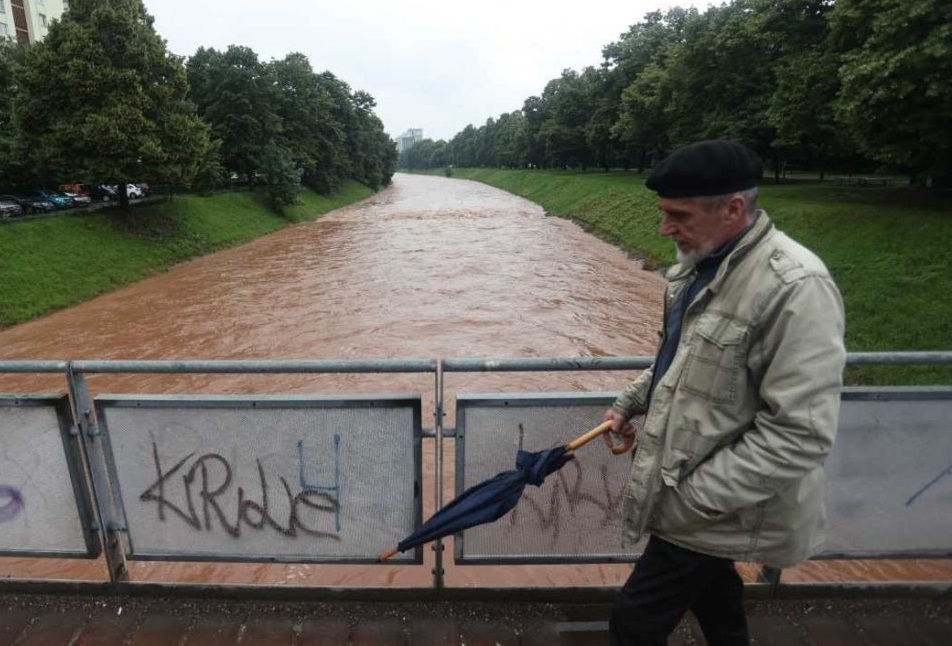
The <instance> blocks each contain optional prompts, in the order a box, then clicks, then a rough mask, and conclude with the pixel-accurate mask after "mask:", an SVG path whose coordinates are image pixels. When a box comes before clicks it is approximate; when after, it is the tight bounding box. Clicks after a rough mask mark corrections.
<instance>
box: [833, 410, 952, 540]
mask: <svg viewBox="0 0 952 646" xmlns="http://www.w3.org/2000/svg"><path fill="white" fill-rule="evenodd" d="M897 395H898V396H897ZM946 395H947V396H946V398H945V399H938V398H936V396H935V395H931V396H924V397H922V398H920V399H909V397H908V394H907V393H901V392H900V393H897V394H895V395H893V396H890V395H888V394H886V393H882V392H880V393H878V394H877V399H876V400H869V399H865V400H863V399H860V400H856V399H851V397H850V395H849V394H847V393H844V395H843V400H842V405H841V408H840V424H839V432H838V435H837V438H836V444H835V446H834V448H833V452H832V454H831V455H830V457H829V459H828V460H827V462H826V472H827V477H828V479H829V485H828V487H827V515H828V523H829V531H830V536H829V538H828V540H827V542H826V545H825V546H824V550H825V551H826V552H827V553H838V554H850V553H863V552H887V551H888V552H907V553H908V552H923V551H930V550H932V551H939V552H944V553H948V552H950V551H952V514H950V513H949V511H948V510H949V509H952V432H950V430H952V429H950V428H949V420H950V419H952V399H949V398H948V393H946Z"/></svg>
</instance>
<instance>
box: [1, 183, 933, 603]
mask: <svg viewBox="0 0 952 646" xmlns="http://www.w3.org/2000/svg"><path fill="white" fill-rule="evenodd" d="M663 288H664V283H663V280H662V279H661V278H660V277H659V276H657V275H656V274H654V273H651V272H648V271H644V270H642V268H641V266H640V264H639V263H638V262H637V261H635V260H633V259H631V258H630V257H628V256H627V255H626V254H625V253H623V252H621V251H619V250H618V249H616V248H615V247H612V246H611V245H608V244H606V243H604V242H602V241H600V240H598V239H597V238H595V237H593V236H591V235H589V234H587V233H585V232H584V231H583V230H582V229H581V228H579V227H578V226H577V225H575V224H574V223H572V222H570V221H567V220H563V219H559V218H553V217H548V216H546V215H545V213H544V212H543V211H542V209H541V208H540V207H539V206H537V205H535V204H533V203H531V202H528V201H526V200H524V199H522V198H519V197H515V196H513V195H511V194H508V193H505V192H503V191H500V190H497V189H494V188H491V187H488V186H485V185H482V184H479V183H475V182H470V181H465V180H456V179H447V178H442V177H430V176H413V175H403V174H397V175H396V176H395V177H394V183H393V185H392V186H391V187H389V188H388V189H386V190H384V191H382V192H380V193H378V194H377V195H375V196H373V197H372V198H370V199H368V200H366V201H364V202H361V203H359V204H356V205H352V206H350V207H346V208H343V209H340V210H337V211H334V212H333V213H330V214H328V215H326V216H324V217H322V218H320V219H319V220H316V221H314V222H307V223H302V224H297V225H293V226H289V227H287V228H284V229H282V230H280V231H278V232H276V233H273V234H271V235H268V236H266V237H264V238H260V239H258V240H255V241H254V242H251V243H249V244H246V245H243V246H241V247H237V248H233V249H229V250H226V251H222V252H219V253H216V254H212V255H209V256H205V257H202V258H199V259H196V260H193V261H189V262H186V263H183V264H181V265H178V266H177V267H175V268H173V269H172V270H170V271H168V272H165V273H163V274H161V275H157V276H155V277H153V278H149V279H147V280H143V281H141V282H138V283H136V284H133V285H130V286H128V287H125V288H122V289H119V290H117V291H115V292H111V293H109V294H105V295H103V296H101V297H98V298H96V299H93V300H91V301H88V302H86V303H83V304H81V305H78V306H76V307H73V308H70V309H68V310H64V311H61V312H58V313H55V314H52V315H49V316H46V317H43V318H41V319H38V320H35V321H31V322H29V323H26V324H23V325H19V326H15V327H12V328H8V329H6V330H2V331H0V358H2V359H14V358H17V359H352V358H384V357H391V358H392V357H417V358H434V357H443V358H447V357H474V356H513V357H536V356H541V357H551V356H585V357H588V356H612V355H646V354H651V353H652V352H653V351H654V346H655V341H656V339H657V328H658V324H659V321H660V318H661V297H662V292H663ZM631 376H632V375H630V374H624V373H617V372H616V373H610V372H608V373H582V372H572V373H506V374H499V375H488V374H482V373H480V374H467V375H461V374H450V375H447V379H446V400H447V402H448V403H449V402H452V400H453V397H454V394H455V392H457V391H458V392H533V391H586V390H588V391H606V390H618V389H620V388H622V387H623V386H624V385H625V383H627V381H628V379H630V378H631ZM89 383H90V387H91V389H92V390H93V391H94V393H106V392H110V393H117V392H155V393H242V394H243V393H312V392H326V393H336V392H348V393H354V392H410V393H423V394H424V402H423V404H424V409H423V410H424V425H425V426H426V425H428V424H427V421H428V419H429V420H431V419H432V418H428V417H427V415H428V414H432V410H433V406H434V401H433V395H432V390H433V386H432V376H425V377H424V376H421V375H392V374H388V375H323V376H318V375H266V376H251V375H101V376H92V377H90V379H89ZM63 387H64V385H63V383H62V380H61V378H54V377H52V376H43V375H39V376H25V375H15V376H12V375H7V376H0V392H3V391H14V392H16V391H19V392H25V391H50V390H54V391H56V390H63ZM453 413H454V411H453V410H452V408H449V409H448V411H447V414H448V417H447V422H446V424H447V425H448V426H450V425H452V423H453V421H452V416H453ZM429 425H432V422H431V423H430V424H429ZM425 444H426V445H425V446H424V482H431V481H432V474H433V471H434V462H435V460H434V456H433V453H434V451H433V447H432V442H427V443H425ZM446 445H447V446H446V448H447V453H446V456H445V459H446V464H447V465H452V464H453V451H452V448H453V447H452V442H451V441H448V442H447V443H446ZM428 476H429V477H428ZM452 491H453V489H452V479H451V478H447V479H446V487H445V491H444V497H445V499H446V500H449V499H450V498H451V497H452ZM433 497H434V494H433V492H432V491H430V492H427V491H426V490H424V505H425V506H424V515H425V516H428V515H429V514H430V513H432V510H433ZM425 552H426V554H427V556H426V558H427V559H428V562H429V561H430V560H432V555H431V553H430V550H426V551H425ZM451 553H452V552H451V551H448V552H447V554H448V556H449V555H450V554H451ZM446 561H447V563H446V567H447V574H446V583H447V585H473V584H477V585H520V586H525V585H587V584H590V585H616V584H620V583H621V582H622V581H624V578H625V577H626V576H627V574H628V573H629V572H630V568H629V567H628V566H625V565H564V566H524V567H511V566H506V567H500V566H480V567H454V566H453V564H452V563H451V561H452V558H451V557H450V558H447V559H446ZM879 567H880V566H879V565H878V564H870V563H867V562H863V563H851V564H842V567H840V568H839V569H837V567H835V566H833V565H830V564H826V565H818V564H808V565H807V566H805V567H804V568H802V569H800V570H794V571H792V572H791V573H790V575H789V576H788V578H792V579H796V578H801V579H802V578H806V579H829V578H833V579H835V580H841V579H862V578H868V577H870V576H873V577H874V578H876V577H877V572H879V576H880V577H883V578H892V579H894V578H902V576H898V577H897V570H896V568H888V569H884V570H881V571H880V570H877V569H876V568H879ZM130 569H131V574H132V578H133V579H134V580H156V581H210V582H227V583H289V584H308V585H310V584H314V585H347V586H349V585H371V586H379V585H410V586H417V585H428V584H429V583H430V581H431V577H430V573H429V569H430V568H429V567H424V568H420V567H407V566H399V565H393V566H391V565H381V566H370V567H366V566H365V567H358V566H326V565H320V566H317V565H306V564H300V565H276V564H229V565H223V564H170V563H133V564H131V568H130ZM752 571H753V570H752V569H751V568H747V569H745V575H747V576H748V577H749V576H750V575H751V573H752ZM933 572H934V567H933V566H932V565H930V563H928V562H912V561H905V562H903V565H902V567H901V568H899V574H900V575H901V574H903V573H905V574H906V575H908V576H912V577H914V578H933V575H932V574H931V573H933ZM103 573H104V568H103V564H102V562H101V561H92V562H88V561H68V560H56V559H54V560H44V561H36V560H30V559H0V576H3V575H8V576H38V577H55V578H97V577H102V576H103V575H104V574H103ZM947 574H948V573H946V575H947Z"/></svg>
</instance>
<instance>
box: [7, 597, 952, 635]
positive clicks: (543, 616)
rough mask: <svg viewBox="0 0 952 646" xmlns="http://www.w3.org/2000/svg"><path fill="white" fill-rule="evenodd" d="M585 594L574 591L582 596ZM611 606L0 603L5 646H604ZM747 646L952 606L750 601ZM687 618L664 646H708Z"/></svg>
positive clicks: (927, 629) (931, 622)
mask: <svg viewBox="0 0 952 646" xmlns="http://www.w3.org/2000/svg"><path fill="white" fill-rule="evenodd" d="M580 594H581V593H580ZM609 613H610V607H609V606H608V605H602V604H599V605H582V604H578V605H566V604H541V603H540V604H534V603H506V604H503V603H498V604H491V603H476V602H469V603H466V602H426V603H423V602H421V603H401V604H396V603H369V602H342V603H308V602H300V601H298V602H284V601H216V600H197V599H153V598H132V597H106V598H99V597H70V596H49V595H32V594H23V595H9V594H8V595H0V644H3V645H4V646H7V645H10V646H61V645H62V646H94V645H95V646H112V645H115V646H119V645H123V646H127V645H133V646H145V645H149V646H160V645H161V646H166V645H167V646H191V645H195V644H197V645H200V646H219V645H222V646H224V645H226V644H228V645H231V644H241V645H254V646H270V645H279V644H280V645H286V646H317V645H321V646H331V645H337V646H348V645H353V646H357V645H363V644H398V645H404V644H412V645H415V646H416V645H418V646H430V645H437V644H438V645H441V646H443V645H446V646H450V645H458V646H482V645H484V644H485V645H487V646H510V645H511V646H529V645H536V644H538V645H544V646H559V645H563V644H564V645H574V646H583V645H585V646H587V645H589V644H607V643H608V632H607V618H608V616H609ZM748 616H749V621H750V628H751V638H752V643H753V644H755V645H760V644H773V645H777V646H782V645H790V646H800V645H804V646H808V645H810V646H828V645H829V646H834V645H835V646H852V645H853V644H857V645H863V646H892V645H897V646H898V645H902V646H907V645H908V646H917V645H924V646H925V645H931V646H948V645H949V644H952V623H950V617H952V599H944V600H943V599H911V598H910V599H889V600H885V599H796V600H751V601H748ZM704 643H706V642H705V641H704V638H703V636H702V634H701V631H700V629H699V628H698V626H697V624H696V623H695V622H694V620H693V619H691V618H690V617H688V618H686V619H685V621H683V622H682V623H681V625H680V626H678V629H677V630H676V632H675V634H674V635H672V637H671V639H670V640H669V644H671V645H672V646H680V645H689V644H699V645H700V644H704Z"/></svg>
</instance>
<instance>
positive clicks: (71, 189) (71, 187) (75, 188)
mask: <svg viewBox="0 0 952 646" xmlns="http://www.w3.org/2000/svg"><path fill="white" fill-rule="evenodd" d="M56 190H57V191H60V192H62V193H76V194H77V195H87V196H88V195H89V186H88V185H87V184H80V183H79V182H70V183H68V184H60V185H59V186H57V187H56Z"/></svg>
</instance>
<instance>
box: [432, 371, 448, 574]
mask: <svg viewBox="0 0 952 646" xmlns="http://www.w3.org/2000/svg"><path fill="white" fill-rule="evenodd" d="M435 381H436V384H435V385H436V395H435V400H434V401H435V405H434V410H433V416H434V420H433V429H434V430H435V431H436V444H435V445H434V447H433V449H434V456H433V458H434V463H435V464H434V471H435V472H436V492H435V496H434V502H435V504H436V511H439V510H440V509H441V508H442V507H443V416H444V415H446V413H445V412H444V411H443V360H442V359H438V360H437V362H436V377H435ZM443 550H444V547H443V539H441V538H438V539H436V541H434V543H433V551H434V553H435V556H436V562H435V564H434V566H433V587H434V588H435V589H436V590H437V592H439V591H442V590H443V587H444V581H443V574H444V571H443Z"/></svg>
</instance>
